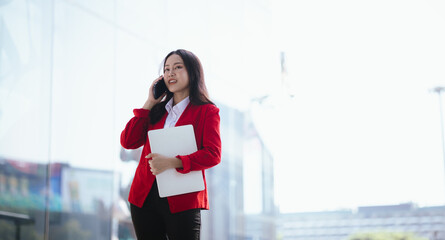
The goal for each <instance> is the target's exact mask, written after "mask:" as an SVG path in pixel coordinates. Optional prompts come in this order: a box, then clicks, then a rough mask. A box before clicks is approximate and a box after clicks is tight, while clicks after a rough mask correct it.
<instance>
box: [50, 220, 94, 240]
mask: <svg viewBox="0 0 445 240" xmlns="http://www.w3.org/2000/svg"><path fill="white" fill-rule="evenodd" d="M90 237H91V233H90V232H89V231H85V230H83V229H82V228H81V226H80V223H79V222H78V221H77V220H75V219H71V220H69V221H67V222H66V223H65V224H63V226H61V227H56V226H50V239H67V240H89V239H90Z"/></svg>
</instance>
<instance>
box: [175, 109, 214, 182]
mask: <svg viewBox="0 0 445 240" xmlns="http://www.w3.org/2000/svg"><path fill="white" fill-rule="evenodd" d="M201 119H202V121H200V123H201V124H202V129H203V130H202V140H201V141H202V145H201V148H200V149H199V150H198V151H196V152H194V153H192V154H190V155H185V156H180V155H179V156H177V158H179V159H180V160H181V161H182V165H183V168H180V169H176V170H177V171H178V172H180V173H188V172H190V171H196V170H204V169H208V168H211V167H213V166H215V165H217V164H219V163H220V162H221V137H220V118H219V109H218V108H217V107H216V106H214V105H213V104H211V105H210V107H208V108H207V109H206V111H205V114H204V116H202V118H201ZM199 127H201V126H199ZM198 144H199V143H198ZM198 146H199V145H198Z"/></svg>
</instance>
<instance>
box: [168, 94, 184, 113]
mask: <svg viewBox="0 0 445 240" xmlns="http://www.w3.org/2000/svg"><path fill="white" fill-rule="evenodd" d="M189 103H190V97H186V98H184V99H183V100H182V101H180V102H179V103H178V104H176V105H175V106H173V98H171V99H170V100H169V101H168V102H167V104H166V105H165V109H166V110H167V112H168V113H170V112H171V110H172V109H173V110H174V111H175V112H178V113H182V112H184V110H185V108H186V107H187V106H188V105H189Z"/></svg>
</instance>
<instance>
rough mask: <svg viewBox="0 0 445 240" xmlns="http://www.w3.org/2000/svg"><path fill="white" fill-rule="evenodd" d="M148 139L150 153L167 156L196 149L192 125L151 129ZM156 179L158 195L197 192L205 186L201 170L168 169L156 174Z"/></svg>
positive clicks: (192, 151) (185, 153)
mask: <svg viewBox="0 0 445 240" xmlns="http://www.w3.org/2000/svg"><path fill="white" fill-rule="evenodd" d="M148 139H149V140H150V148H151V152H152V153H158V154H162V155H164V156H167V157H175V156H177V155H188V154H191V153H194V152H196V151H197V150H198V149H197V147H196V140H195V133H194V131H193V125H185V126H178V127H172V128H164V129H157V130H151V131H149V132H148ZM156 181H157V183H158V188H159V196H160V197H169V196H174V195H180V194H184V193H190V192H197V191H202V190H204V188H205V186H204V178H203V175H202V171H191V172H189V173H186V174H183V173H179V172H177V171H176V169H168V170H166V171H164V172H162V173H161V174H158V175H156Z"/></svg>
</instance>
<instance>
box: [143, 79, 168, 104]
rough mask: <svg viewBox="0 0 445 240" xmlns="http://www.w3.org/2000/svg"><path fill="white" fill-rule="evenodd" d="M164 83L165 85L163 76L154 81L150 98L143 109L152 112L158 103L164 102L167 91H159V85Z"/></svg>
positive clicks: (149, 94) (149, 93)
mask: <svg viewBox="0 0 445 240" xmlns="http://www.w3.org/2000/svg"><path fill="white" fill-rule="evenodd" d="M162 83H164V85H165V82H164V77H163V76H159V77H158V78H156V79H155V80H154V81H153V83H152V84H151V86H150V90H149V92H148V98H147V100H146V101H145V104H144V106H143V107H142V108H144V109H148V110H151V108H152V107H153V106H154V105H156V104H157V103H159V102H160V101H161V100H162V98H163V97H164V96H165V94H166V91H164V92H162V89H159V88H160V87H159V86H157V85H159V84H162ZM166 88H167V87H166ZM167 91H168V90H167ZM159 94H160V95H159Z"/></svg>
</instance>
